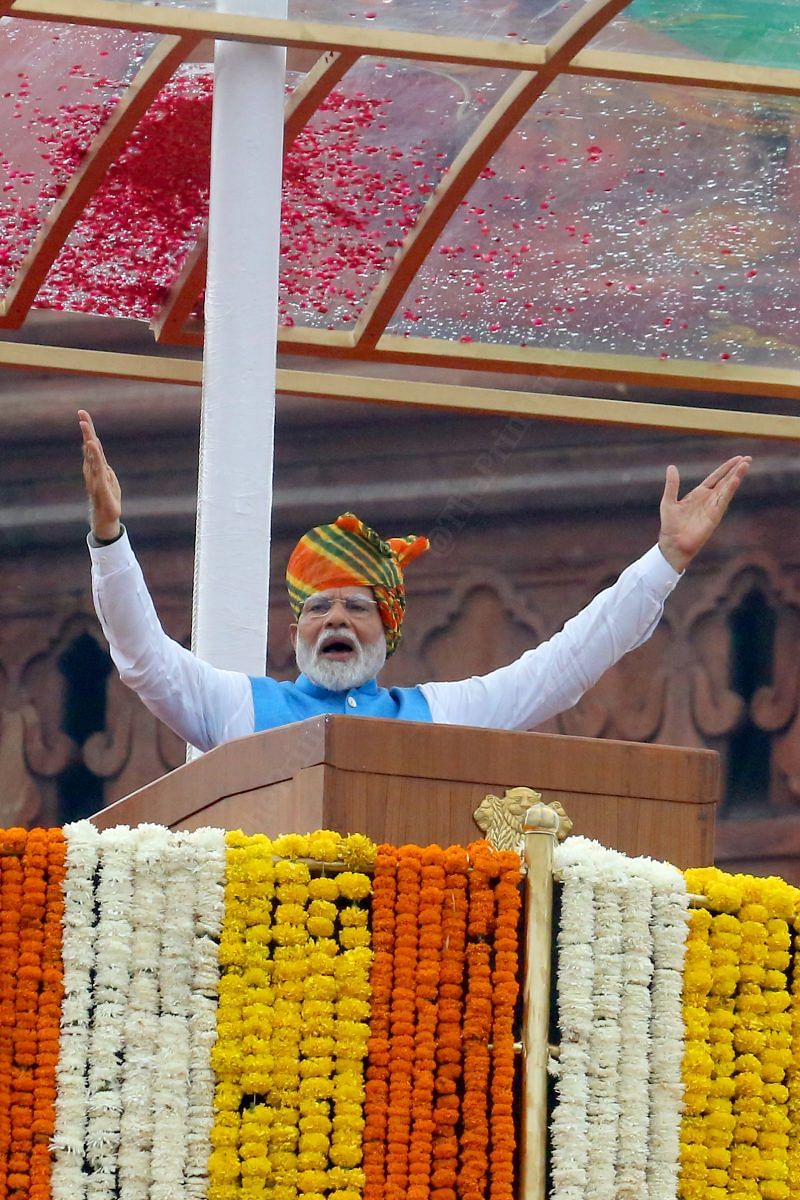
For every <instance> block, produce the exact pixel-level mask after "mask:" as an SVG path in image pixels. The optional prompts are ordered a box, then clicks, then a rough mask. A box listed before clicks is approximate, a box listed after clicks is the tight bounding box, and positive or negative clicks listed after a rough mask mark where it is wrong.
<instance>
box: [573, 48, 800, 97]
mask: <svg viewBox="0 0 800 1200" xmlns="http://www.w3.org/2000/svg"><path fill="white" fill-rule="evenodd" d="M565 74H566V75H588V76H590V77H591V78H595V79H629V80H631V81H632V82H637V83H663V84H676V85H677V86H679V87H699V88H715V89H719V90H720V91H735V92H748V93H752V94H754V95H762V94H771V95H774V96H800V71H790V70H787V69H784V68H777V67H750V66H746V65H745V64H744V63H723V62H709V60H708V59H705V58H668V57H666V56H665V55H661V54H658V55H657V54H628V53H626V52H624V51H621V50H620V51H616V50H581V51H580V53H579V54H576V55H575V57H574V58H573V60H572V62H571V63H570V65H569V66H568V67H567V69H566V71H565Z"/></svg>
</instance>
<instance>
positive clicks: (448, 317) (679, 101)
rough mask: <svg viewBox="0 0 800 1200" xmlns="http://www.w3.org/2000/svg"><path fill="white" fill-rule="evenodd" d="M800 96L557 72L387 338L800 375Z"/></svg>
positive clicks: (420, 277) (449, 232)
mask: <svg viewBox="0 0 800 1200" xmlns="http://www.w3.org/2000/svg"><path fill="white" fill-rule="evenodd" d="M799 134H800V100H798V99H795V98H781V97H768V96H762V97H752V96H749V97H748V96H745V95H742V94H740V93H734V92H727V91H726V92H715V91H707V90H704V89H703V90H701V89H689V88H683V89H680V90H678V89H676V88H669V87H667V86H664V85H655V84H654V85H644V84H640V83H626V82H611V81H589V80H580V79H577V78H575V77H571V78H562V79H560V80H559V81H558V83H557V85H556V86H554V87H553V88H552V89H551V90H550V91H549V92H547V93H546V94H545V95H544V96H543V97H542V98H541V100H540V101H539V102H538V103H537V104H536V105H535V107H534V108H533V110H532V111H531V112H530V113H529V115H528V117H527V118H526V119H524V120H523V121H522V122H521V123H520V125H519V126H518V127H517V129H516V130H515V131H514V133H513V134H512V136H511V137H510V138H509V139H508V140H507V141H506V142H505V144H504V145H503V146H502V148H501V149H500V150H499V152H498V153H497V154H496V155H495V157H494V158H493V160H492V163H491V171H490V172H484V175H483V177H482V178H481V179H480V181H479V182H478V183H477V184H476V185H475V186H474V187H473V189H472V190H471V192H470V194H469V196H468V197H467V199H466V200H465V201H464V202H463V203H462V205H461V207H460V209H459V211H458V212H457V214H456V215H455V216H454V217H453V218H452V219H451V221H450V222H449V225H448V226H447V228H446V229H445V231H444V234H443V236H442V237H441V239H440V241H439V244H438V246H437V247H436V248H435V249H434V251H433V253H432V254H431V255H430V256H429V257H428V260H427V261H426V262H425V264H424V265H423V267H422V269H421V270H420V271H419V272H418V274H417V276H416V278H415V280H414V284H413V285H412V288H411V289H410V290H409V292H408V294H407V295H406V297H405V298H404V300H403V303H402V304H401V305H400V307H399V309H398V311H397V312H396V314H395V317H394V318H393V321H392V323H391V325H390V327H389V332H390V333H394V334H399V335H405V336H411V335H413V336H426V337H434V338H445V339H449V340H451V341H459V340H460V341H462V342H469V341H486V342H496V343H505V344H517V345H523V346H531V347H545V348H548V349H558V350H577V351H602V352H616V353H623V354H641V355H648V356H651V355H652V356H655V357H660V358H662V359H667V358H673V357H674V358H681V359H685V358H692V359H697V360H705V361H706V362H714V361H718V360H720V359H722V360H731V361H732V362H739V363H748V364H765V365H771V366H790V367H794V366H796V363H797V352H798V349H800V264H799V263H798V254H797V212H798V208H799V207H800V137H799V136H798V135H799Z"/></svg>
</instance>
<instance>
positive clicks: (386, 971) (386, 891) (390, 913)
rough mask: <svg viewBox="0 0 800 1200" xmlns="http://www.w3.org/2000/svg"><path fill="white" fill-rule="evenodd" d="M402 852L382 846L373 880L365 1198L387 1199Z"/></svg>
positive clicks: (365, 1114) (365, 1136)
mask: <svg viewBox="0 0 800 1200" xmlns="http://www.w3.org/2000/svg"><path fill="white" fill-rule="evenodd" d="M396 869H397V855H396V852H395V850H394V847H392V846H388V845H384V846H379V847H378V854H377V858H376V860H375V873H374V876H373V881H372V948H373V959H372V972H371V975H370V984H371V987H372V1015H371V1018H370V1038H369V1049H368V1057H367V1082H366V1104H365V1113H364V1116H365V1126H364V1173H365V1175H366V1184H365V1188H364V1200H381V1197H382V1196H383V1190H384V1186H385V1183H386V1128H387V1113H388V1107H389V1061H390V1042H389V1031H390V1019H391V1006H392V987H393V984H394V935H395V901H396V898H397V879H396V874H395V873H396Z"/></svg>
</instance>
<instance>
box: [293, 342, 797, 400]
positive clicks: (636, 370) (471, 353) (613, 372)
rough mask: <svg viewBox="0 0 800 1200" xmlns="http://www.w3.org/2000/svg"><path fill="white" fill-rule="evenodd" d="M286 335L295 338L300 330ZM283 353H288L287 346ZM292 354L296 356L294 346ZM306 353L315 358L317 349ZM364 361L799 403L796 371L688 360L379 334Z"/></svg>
mask: <svg viewBox="0 0 800 1200" xmlns="http://www.w3.org/2000/svg"><path fill="white" fill-rule="evenodd" d="M290 332H292V333H295V334H296V333H298V332H299V331H298V330H297V329H294V330H291V331H290ZM285 348H286V350H287V352H289V351H290V346H289V345H288V344H287V345H286V347H285ZM291 350H293V352H294V353H298V348H297V347H296V346H294V347H291ZM332 352H333V353H334V354H336V355H337V356H338V357H348V355H347V352H346V350H344V348H343V347H342V346H337V347H334V348H333V350H332ZM310 353H319V349H316V350H315V351H313V352H312V351H310ZM368 361H371V362H378V363H380V362H392V363H408V364H409V365H417V366H433V367H449V368H450V369H458V370H472V371H502V372H503V373H504V374H514V375H552V376H556V377H559V378H562V379H585V380H598V381H602V382H608V383H627V384H632V385H641V386H643V387H651V388H652V387H660V388H676V389H681V390H687V391H698V392H724V393H728V394H733V395H743V396H754V395H755V396H775V397H777V396H782V397H786V398H788V399H791V400H800V372H798V371H797V370H796V369H791V368H781V367H756V366H750V365H748V364H742V365H740V364H738V363H732V362H716V363H707V362H698V361H696V360H692V359H660V358H648V357H645V356H644V355H638V354H600V353H594V352H589V351H580V350H551V349H548V348H546V347H541V348H537V347H534V346H499V345H497V344H496V343H488V342H469V343H461V342H458V343H456V342H446V341H444V340H438V339H434V338H413V337H409V338H404V337H397V336H394V335H384V336H383V337H382V338H381V340H380V341H379V343H378V345H377V347H376V350H375V352H374V353H373V354H372V355H370V356H369V359H368Z"/></svg>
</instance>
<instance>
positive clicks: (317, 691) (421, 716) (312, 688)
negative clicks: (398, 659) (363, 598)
mask: <svg viewBox="0 0 800 1200" xmlns="http://www.w3.org/2000/svg"><path fill="white" fill-rule="evenodd" d="M250 683H251V685H252V688H253V708H254V709H255V725H254V732H255V733H260V732H261V730H263V729H277V728H278V726H280V725H291V724H292V723H293V722H294V721H305V720H306V718H307V717H321V716H324V715H325V714H326V713H342V714H344V715H347V716H352V717H395V718H397V719H399V720H401V721H430V720H431V710H430V708H429V707H428V701H427V700H426V699H425V697H424V696H423V694H422V692H421V691H420V690H419V688H418V687H413V688H392V689H391V690H389V689H387V688H381V687H378V684H377V682H376V681H375V680H374V679H370V681H369V682H368V683H365V684H363V685H362V686H361V687H358V688H350V690H349V691H347V692H329V691H328V690H327V688H322V687H317V685H316V684H315V683H312V682H311V680H310V679H308V678H307V676H305V675H300V676H299V677H298V678H297V679H296V680H295V682H294V683H289V682H288V681H287V682H283V683H279V682H278V681H277V680H276V679H269V678H268V677H267V676H251V677H250Z"/></svg>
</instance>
